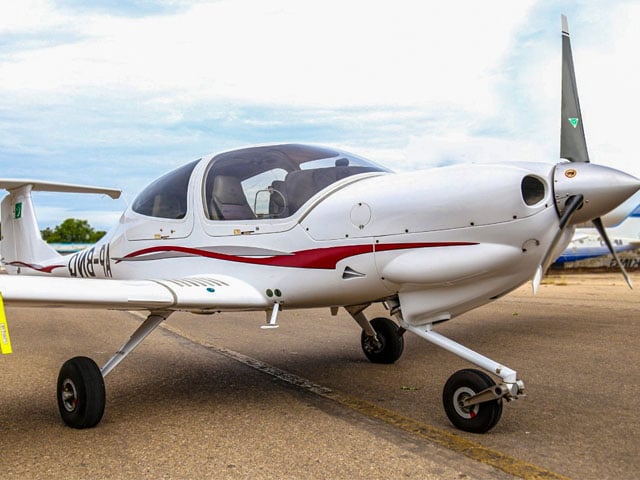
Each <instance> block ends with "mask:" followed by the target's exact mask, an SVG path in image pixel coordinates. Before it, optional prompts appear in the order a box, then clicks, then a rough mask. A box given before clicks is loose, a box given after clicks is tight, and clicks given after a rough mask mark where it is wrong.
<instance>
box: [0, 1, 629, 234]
mask: <svg viewBox="0 0 640 480" xmlns="http://www.w3.org/2000/svg"><path fill="white" fill-rule="evenodd" d="M566 6H567V5H565V4H561V2H539V1H534V0H529V1H526V2H509V1H496V2H475V1H469V0H464V1H456V2H440V3H437V4H434V3H425V2H422V1H418V0H401V1H398V2H393V3H392V2H383V1H368V2H365V1H360V0H353V1H346V2H345V1H343V0H342V1H338V0H326V1H322V2H311V1H303V0H272V1H269V2H261V1H257V0H220V1H209V2H206V1H203V2H181V4H180V8H179V9H174V10H171V9H168V10H166V11H163V13H162V14H161V15H153V14H148V12H143V13H142V14H135V12H133V13H132V14H127V12H123V11H119V12H112V14H109V10H108V8H102V9H98V10H95V9H90V8H85V9H80V10H78V9H73V8H71V7H68V8H59V7H58V6H57V4H56V3H55V2H53V1H46V0H38V1H35V0H32V1H28V2H27V1H25V2H5V3H4V4H2V6H0V18H2V22H0V36H2V40H3V43H2V46H0V166H2V168H3V170H4V175H5V176H6V172H7V171H10V172H11V175H12V176H16V174H15V172H16V170H17V169H18V167H20V168H22V166H23V165H24V166H25V167H26V169H31V170H33V171H35V172H37V174H38V176H41V177H45V178H48V179H51V180H66V181H72V182H76V183H93V184H102V185H109V186H122V187H124V188H125V190H126V192H127V194H128V195H129V196H131V197H132V196H133V195H134V194H135V193H136V192H137V191H139V190H140V189H141V188H142V187H144V184H145V183H146V182H148V181H150V180H151V179H152V178H153V177H155V176H156V173H158V174H159V173H162V172H164V171H166V170H167V169H168V168H172V167H174V166H177V164H178V163H179V162H186V161H189V160H192V159H195V158H198V157H199V156H200V155H202V154H205V153H208V152H212V151H219V150H221V149H225V148H234V147H237V146H242V145H247V144H250V143H254V142H255V143H265V142H278V141H295V142H310V143H320V144H334V145H336V146H338V147H341V148H345V149H347V150H350V151H352V152H353V153H356V154H361V155H364V156H368V157H370V158H372V159H373V160H376V161H379V162H382V163H387V164H388V165H389V166H390V167H391V168H393V169H396V170H408V169H410V168H424V167H427V166H430V165H438V164H443V163H447V162H451V161H476V162H480V161H484V160H487V161H496V160H497V161H502V160H539V161H555V160H556V159H557V157H558V153H557V152H558V141H559V138H558V137H559V122H560V119H559V102H560V33H559V23H560V22H559V14H560V13H561V12H560V7H562V8H565V7H566ZM571 10H573V11H566V12H564V13H567V14H569V15H570V18H569V20H570V26H571V31H572V39H573V42H574V56H575V59H576V69H577V71H578V83H579V90H580V96H581V100H582V107H583V113H584V115H585V126H586V129H587V136H588V143H589V147H590V153H591V156H592V160H594V161H597V162H602V163H605V164H607V165H611V166H617V167H618V168H625V169H629V170H630V171H631V172H632V173H634V174H636V175H640V163H639V162H637V161H636V159H635V158H634V156H635V131H634V130H635V118H634V117H635V112H636V111H638V109H639V108H640V105H639V104H638V102H639V101H640V100H639V99H640V96H638V95H636V89H637V85H638V84H640V64H639V62H640V56H638V55H637V54H636V52H635V50H636V48H637V45H639V44H640V39H639V36H640V33H639V32H640V6H639V5H638V4H637V3H634V2H624V1H618V2H611V3H608V4H602V5H600V4H595V3H590V4H588V5H584V4H581V5H577V6H571ZM14 157H15V158H18V159H19V161H16V160H14ZM20 162H23V163H20ZM636 164H637V165H638V166H636ZM50 165H63V166H64V167H65V170H64V172H62V171H61V169H50ZM61 176H67V177H68V178H64V179H63V178H60V177H61ZM105 208H109V207H103V206H100V207H97V206H96V207H95V210H90V209H87V211H86V214H87V215H89V214H90V211H97V212H101V211H103V210H104V209H105ZM114 209H116V208H115V207H114ZM51 213H52V215H53V213H56V212H53V211H52V212H51ZM57 213H60V214H61V215H62V218H60V220H62V219H64V218H65V214H64V213H63V212H60V211H59V212H57ZM68 213H71V214H72V215H71V216H76V215H75V213H74V212H73V207H72V206H70V207H68ZM113 215H117V214H113ZM67 216H69V215H67ZM56 223H57V222H56Z"/></svg>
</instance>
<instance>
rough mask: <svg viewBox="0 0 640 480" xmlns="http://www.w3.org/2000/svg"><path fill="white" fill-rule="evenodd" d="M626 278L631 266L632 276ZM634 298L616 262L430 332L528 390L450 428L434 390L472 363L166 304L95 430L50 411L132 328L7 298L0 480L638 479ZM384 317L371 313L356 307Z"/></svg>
mask: <svg viewBox="0 0 640 480" xmlns="http://www.w3.org/2000/svg"><path fill="white" fill-rule="evenodd" d="M632 278H633V279H634V281H635V283H636V284H637V285H639V286H640V274H637V273H635V274H632ZM639 306H640V295H639V294H638V291H637V290H629V289H628V288H627V287H626V285H625V284H624V281H623V280H622V278H621V277H619V276H618V275H615V274H609V273H607V274H579V275H578V274H565V275H563V274H558V273H556V274H553V275H551V276H548V277H547V278H546V280H545V281H544V283H543V285H542V286H541V288H540V291H539V292H538V294H537V296H533V294H532V293H531V286H530V285H525V286H523V287H521V288H520V289H518V290H516V291H514V292H512V293H511V294H509V295H508V296H506V297H504V298H502V299H500V300H498V301H496V302H494V303H492V304H489V305H486V306H484V307H482V308H479V309H477V310H474V311H472V312H469V313H467V314H465V315H463V316H461V317H459V318H456V319H454V320H453V321H451V322H447V323H445V324H441V325H438V327H437V330H438V331H439V332H440V333H442V334H444V335H447V336H449V337H451V338H453V339H454V340H456V341H458V342H460V343H462V344H464V345H466V346H468V347H470V348H472V349H474V350H477V351H479V352H480V353H483V354H484V355H487V356H489V357H490V358H493V359H495V360H497V361H500V362H503V363H504V364H505V365H507V366H509V367H510V368H513V369H515V370H517V371H518V374H519V376H520V377H521V378H522V379H523V380H524V381H525V383H526V387H527V389H526V391H527V397H526V398H524V399H521V400H518V401H516V402H511V403H509V404H507V405H505V408H504V412H503V416H502V419H501V421H500V422H499V423H498V425H497V426H496V428H495V429H493V430H492V431H490V432H489V433H487V434H484V435H474V434H467V433H464V432H460V431H458V430H456V429H455V428H453V426H451V424H450V423H449V422H448V420H447V418H446V415H445V414H444V411H443V408H442V402H441V395H442V387H443V386H444V383H445V382H446V380H447V378H448V377H449V376H450V375H451V374H452V373H453V372H454V371H456V370H458V369H460V368H467V367H469V365H468V364H467V363H466V362H464V361H463V360H460V359H458V358H457V357H455V356H453V355H452V354H450V353H448V352H445V351H443V350H441V349H439V348H438V347H436V346H434V345H431V344H429V343H427V342H425V341H423V340H421V339H419V338H417V337H415V336H413V335H411V334H407V335H406V336H405V351H404V354H403V356H402V358H401V359H400V360H399V361H398V362H396V363H395V364H393V365H374V364H371V363H369V362H368V361H367V360H366V358H365V357H364V355H363V353H362V351H361V349H360V340H359V338H360V330H359V327H358V326H357V324H356V323H355V322H354V321H353V320H352V319H351V318H350V317H349V316H348V315H347V314H346V313H345V312H343V311H341V312H340V313H339V314H338V315H337V316H331V314H330V312H329V310H328V309H326V310H305V311H288V310H285V311H283V312H282V313H281V315H280V316H279V323H280V327H279V328H278V329H275V330H262V329H260V328H259V327H260V326H261V325H263V324H264V322H265V315H264V313H234V314H221V315H212V316H202V315H192V314H186V313H185V314H183V313H176V314H174V315H173V316H172V317H170V318H169V320H167V321H166V322H165V323H164V324H163V325H162V326H161V327H160V328H159V329H157V330H156V331H155V332H153V333H152V334H151V335H150V336H149V338H147V339H146V340H145V341H144V342H143V344H142V345H141V346H140V347H139V348H138V349H137V350H135V351H134V352H133V353H132V354H131V355H130V356H129V357H128V358H127V359H126V360H125V361H124V362H123V363H122V364H120V365H119V366H118V367H117V368H116V369H115V370H114V371H113V372H112V373H111V374H110V375H109V376H108V377H107V378H106V388H107V406H106V411H105V415H104V417H103V420H102V422H101V423H100V424H99V425H98V426H97V427H96V428H93V429H89V430H81V431H79V430H73V429H70V428H68V427H65V426H64V425H63V424H62V421H61V420H60V418H59V415H58V412H57V405H56V400H55V382H56V378H57V375H58V369H59V368H60V366H61V365H62V363H63V362H64V361H65V360H66V359H68V358H70V357H73V356H76V355H86V356H90V357H92V358H94V359H95V360H96V361H97V362H98V364H99V365H101V364H103V363H104V362H105V361H106V360H107V359H108V358H109V357H110V356H111V355H112V354H113V352H115V351H116V350H117V349H118V348H119V347H120V345H121V344H122V343H123V342H124V341H125V340H126V339H127V338H128V337H129V336H130V335H131V333H132V332H133V331H134V330H135V328H136V327H137V325H139V324H140V321H141V319H140V316H139V315H136V314H132V313H129V312H111V311H102V310H94V311H91V310H70V309H50V310H36V309H16V308H8V309H7V318H8V322H9V327H10V333H11V341H12V344H13V354H11V355H3V356H0V473H1V474H2V476H3V477H4V478H21V479H23V478H51V477H62V476H64V477H65V478H71V479H72V478H175V479H183V478H184V479H186V478H225V479H226V478H229V479H240V478H251V479H262V478H265V479H267V478H277V479H288V478H292V479H298V478H300V479H302V478H305V479H308V478H314V479H315V478H317V479H329V478H331V479H343V478H344V479H347V478H350V479H360V478H362V479H364V478H366V479H378V478H379V479H392V478H393V479H395V478H420V479H430V478H434V479H435V478H437V479H494V478H497V479H501V478H576V479H591V478H593V479H606V478H615V479H635V478H638V476H639V475H638V472H639V470H640V447H639V446H638V445H640V422H638V420H637V416H636V414H635V409H636V408H637V405H636V404H637V399H638V398H639V396H640V388H639V387H638V384H637V378H638V374H639V373H640V362H639V361H638V360H639V358H640V339H639V337H638V334H637V333H638V330H639V327H640V319H639V318H638V307H639ZM366 313H367V315H368V316H369V317H370V318H373V317H374V316H379V315H384V314H385V312H384V310H383V309H382V308H381V307H377V306H375V307H371V308H370V309H369V310H367V312H366Z"/></svg>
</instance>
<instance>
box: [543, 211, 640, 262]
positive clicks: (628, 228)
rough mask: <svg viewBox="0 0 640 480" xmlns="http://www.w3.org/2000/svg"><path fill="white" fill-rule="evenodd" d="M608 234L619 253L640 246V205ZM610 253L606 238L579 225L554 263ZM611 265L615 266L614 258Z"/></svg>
mask: <svg viewBox="0 0 640 480" xmlns="http://www.w3.org/2000/svg"><path fill="white" fill-rule="evenodd" d="M605 217H606V216H605ZM603 222H605V224H606V218H603ZM608 236H609V238H610V240H611V243H612V245H613V247H614V248H615V250H616V252H617V253H623V252H631V251H633V250H637V249H638V248H640V205H639V206H637V207H636V208H635V210H633V211H632V212H631V214H630V215H629V216H628V217H627V218H626V219H625V220H624V221H623V222H622V223H620V224H619V225H615V226H614V227H613V228H611V229H609V232H608ZM609 253H610V252H609V248H608V247H607V244H606V243H605V240H604V239H603V238H602V236H601V235H600V234H599V233H598V231H597V230H595V229H593V228H580V227H578V228H577V229H576V232H575V234H574V235H573V238H572V239H571V242H569V245H568V246H567V248H566V249H565V250H564V251H563V252H562V253H561V254H560V256H559V257H558V258H557V259H556V260H555V262H554V263H556V264H564V263H567V262H577V261H580V260H589V259H592V258H597V257H602V256H605V255H609ZM622 260H623V264H625V263H630V262H629V259H628V258H627V259H622ZM625 260H626V262H625ZM631 263H635V261H633V262H631ZM611 266H615V265H614V262H613V260H612V264H611ZM625 266H627V267H628V266H629V265H625Z"/></svg>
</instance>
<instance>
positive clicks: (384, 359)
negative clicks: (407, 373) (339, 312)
mask: <svg viewBox="0 0 640 480" xmlns="http://www.w3.org/2000/svg"><path fill="white" fill-rule="evenodd" d="M369 323H371V326H372V327H373V329H374V330H375V331H376V337H377V341H376V339H375V338H374V337H370V336H369V335H367V334H366V333H365V332H364V331H363V332H362V336H361V337H360V343H361V345H362V351H363V352H364V354H365V355H366V357H367V358H368V359H369V360H370V361H371V362H373V363H393V362H395V361H396V360H398V359H399V358H400V356H401V355H402V351H403V350H404V338H402V335H401V334H400V328H399V327H398V325H396V324H395V323H394V322H393V321H392V320H389V319H388V318H385V317H378V318H374V319H373V320H371V322H369Z"/></svg>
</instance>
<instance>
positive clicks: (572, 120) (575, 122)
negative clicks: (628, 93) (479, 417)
mask: <svg viewBox="0 0 640 480" xmlns="http://www.w3.org/2000/svg"><path fill="white" fill-rule="evenodd" d="M578 122H579V120H578V119H577V118H570V119H569V123H570V124H571V126H572V127H573V128H578Z"/></svg>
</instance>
